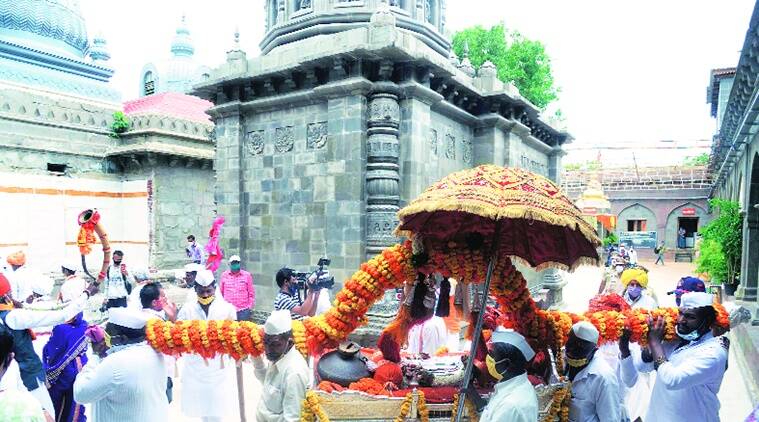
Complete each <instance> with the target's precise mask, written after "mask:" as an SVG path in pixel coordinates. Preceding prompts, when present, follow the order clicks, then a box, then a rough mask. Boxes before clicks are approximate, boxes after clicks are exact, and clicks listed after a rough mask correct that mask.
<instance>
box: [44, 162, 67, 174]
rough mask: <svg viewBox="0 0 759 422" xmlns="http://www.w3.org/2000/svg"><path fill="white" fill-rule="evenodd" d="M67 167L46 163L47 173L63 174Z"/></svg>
mask: <svg viewBox="0 0 759 422" xmlns="http://www.w3.org/2000/svg"><path fill="white" fill-rule="evenodd" d="M67 167H68V165H66V164H55V163H47V171H49V172H50V173H56V174H65V173H66V168H67Z"/></svg>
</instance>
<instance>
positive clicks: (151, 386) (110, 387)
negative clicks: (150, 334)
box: [74, 308, 169, 422]
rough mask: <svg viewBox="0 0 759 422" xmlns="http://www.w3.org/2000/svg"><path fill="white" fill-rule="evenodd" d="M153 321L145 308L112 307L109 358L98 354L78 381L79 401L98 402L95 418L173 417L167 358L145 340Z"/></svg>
mask: <svg viewBox="0 0 759 422" xmlns="http://www.w3.org/2000/svg"><path fill="white" fill-rule="evenodd" d="M147 321H148V318H147V316H146V315H145V314H144V313H142V312H139V311H134V310H132V309H127V308H113V309H110V310H109V320H108V324H107V325H106V327H105V330H106V332H107V333H108V335H109V336H110V341H111V347H110V348H109V349H108V351H107V356H106V357H105V358H103V359H100V356H99V355H97V356H93V358H92V359H90V360H89V362H87V365H85V366H84V369H83V370H82V372H80V373H79V375H78V376H77V378H76V381H75V382H74V400H75V401H76V402H77V403H83V404H92V412H93V415H94V420H95V421H119V422H163V421H166V420H168V416H169V415H168V413H169V403H168V401H167V399H166V375H165V374H166V371H165V368H164V364H163V356H162V355H161V354H159V353H158V352H156V351H155V350H154V349H153V348H152V347H150V345H148V344H147V342H146V341H145V324H146V323H147ZM93 349H94V347H93Z"/></svg>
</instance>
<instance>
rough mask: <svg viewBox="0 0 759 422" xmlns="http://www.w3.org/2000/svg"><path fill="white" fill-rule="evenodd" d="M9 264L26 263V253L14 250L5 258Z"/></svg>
mask: <svg viewBox="0 0 759 422" xmlns="http://www.w3.org/2000/svg"><path fill="white" fill-rule="evenodd" d="M6 261H8V263H9V264H11V265H18V266H21V265H24V264H26V255H24V251H18V252H14V253H12V254H10V255H8V259H6Z"/></svg>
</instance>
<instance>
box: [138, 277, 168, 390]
mask: <svg viewBox="0 0 759 422" xmlns="http://www.w3.org/2000/svg"><path fill="white" fill-rule="evenodd" d="M139 300H140V309H141V310H142V312H143V313H145V315H146V316H147V317H148V319H153V318H158V319H161V320H163V321H172V322H174V321H176V319H177V305H176V304H174V303H172V302H170V301H169V300H168V298H167V297H166V292H165V291H164V290H163V286H161V283H158V282H150V283H147V284H145V285H144V286H142V288H141V289H140V299H139ZM163 361H164V364H165V366H166V378H167V379H166V397H167V398H168V399H169V403H171V402H172V400H173V399H174V395H173V389H174V380H173V378H174V365H175V363H176V359H175V358H174V357H173V356H164V357H163Z"/></svg>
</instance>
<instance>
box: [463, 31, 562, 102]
mask: <svg viewBox="0 0 759 422" xmlns="http://www.w3.org/2000/svg"><path fill="white" fill-rule="evenodd" d="M467 48H468V52H467ZM453 51H454V52H455V53H456V55H458V56H459V57H462V58H463V57H464V56H465V55H466V56H468V57H469V60H470V61H471V62H472V65H473V66H474V67H476V68H479V67H480V66H482V64H483V63H485V61H486V60H490V61H491V62H493V64H494V65H495V66H496V68H498V79H500V80H502V81H504V82H510V83H513V84H514V85H515V86H516V87H517V89H519V92H520V93H521V94H522V96H524V97H525V98H527V99H528V100H530V102H532V103H533V104H535V105H536V106H537V107H539V108H540V109H545V107H546V106H547V105H548V104H550V103H551V102H552V101H554V100H555V99H556V98H557V97H558V90H557V89H556V87H555V86H554V81H553V73H552V71H551V59H550V57H548V54H546V51H545V47H544V46H543V43H541V42H540V41H534V40H530V39H528V38H525V37H524V36H522V35H521V34H520V33H518V32H508V31H506V29H505V28H504V26H503V25H502V24H501V25H496V26H493V27H491V28H490V29H485V28H483V27H482V26H480V25H477V26H473V27H470V28H466V29H464V30H462V31H460V32H457V33H456V34H454V36H453Z"/></svg>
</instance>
